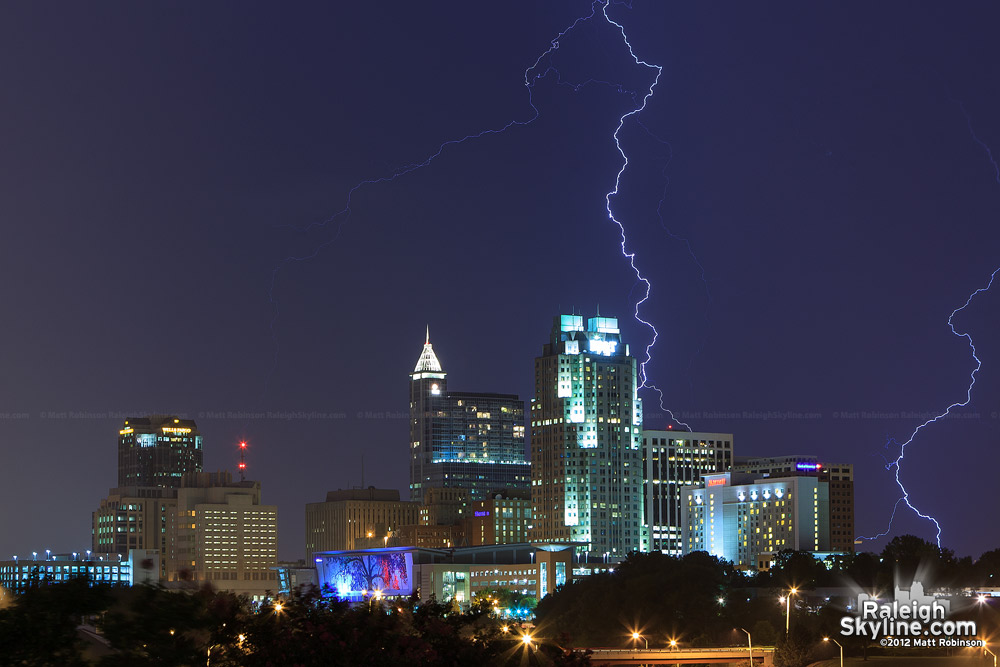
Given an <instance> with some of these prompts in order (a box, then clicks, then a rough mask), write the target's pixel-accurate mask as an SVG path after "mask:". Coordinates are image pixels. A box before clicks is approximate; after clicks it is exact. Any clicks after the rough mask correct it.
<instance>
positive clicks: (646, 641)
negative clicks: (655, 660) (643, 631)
mask: <svg viewBox="0 0 1000 667" xmlns="http://www.w3.org/2000/svg"><path fill="white" fill-rule="evenodd" d="M640 639H641V640H642V641H643V642H645V643H646V650H647V651H648V650H649V640H648V639H646V638H645V637H643V636H642V635H640V634H639V633H638V632H633V633H632V641H634V642H638V641H639V640H640Z"/></svg>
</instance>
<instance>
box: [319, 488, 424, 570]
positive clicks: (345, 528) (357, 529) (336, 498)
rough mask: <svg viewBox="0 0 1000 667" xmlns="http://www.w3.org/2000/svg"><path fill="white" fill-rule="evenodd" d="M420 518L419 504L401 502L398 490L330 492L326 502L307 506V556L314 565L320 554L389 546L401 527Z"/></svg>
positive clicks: (411, 523)
mask: <svg viewBox="0 0 1000 667" xmlns="http://www.w3.org/2000/svg"><path fill="white" fill-rule="evenodd" d="M419 518H420V503H413V502H408V501H404V500H400V499H399V491H396V490H395V489H376V488H375V487H374V486H369V487H368V488H367V489H339V490H337V491H328V492H327V494H326V501H325V502H322V503H306V557H307V558H309V561H308V562H310V563H311V562H312V555H313V554H314V553H316V552H317V551H350V550H352V549H359V548H366V547H367V545H369V544H373V545H375V546H386V545H388V544H389V540H390V539H391V537H392V535H394V534H396V533H398V532H399V529H400V528H402V527H403V526H411V525H414V524H416V523H417V522H418V521H419ZM366 540H371V542H367V541H366ZM383 540H384V541H383ZM362 545H364V546H362Z"/></svg>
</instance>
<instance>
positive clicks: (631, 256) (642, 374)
mask: <svg viewBox="0 0 1000 667" xmlns="http://www.w3.org/2000/svg"><path fill="white" fill-rule="evenodd" d="M608 4H610V3H608ZM608 4H605V5H604V8H603V10H602V14H604V18H605V19H606V20H607V22H608V23H610V24H611V25H613V26H615V27H617V28H618V30H619V31H620V32H621V35H622V40H624V42H625V45H626V46H627V47H628V52H629V55H631V56H632V60H634V61H635V64H636V65H639V66H641V67H645V68H648V69H650V70H656V76H655V77H653V82H652V83H651V84H650V85H649V90H647V91H646V94H645V95H644V96H643V98H642V103H641V104H639V105H638V106H636V107H635V108H634V109H632V110H631V111H628V112H626V113H625V114H623V115H622V117H621V118H619V119H618V127H616V128H615V132H614V135H613V136H614V140H615V146H616V147H617V148H618V153H619V154H621V156H622V166H621V169H619V170H618V174H617V175H616V176H615V186H614V188H612V189H611V190H610V191H609V192H608V193H607V194H606V195H605V196H604V203H605V208H606V209H607V212H608V219H610V220H611V222H613V223H614V224H616V225H617V226H618V231H619V232H620V233H621V250H622V255H623V256H624V257H625V259H627V260H628V262H629V266H631V267H632V271H633V272H634V273H635V277H636V280H637V281H638V283H641V284H642V285H643V286H644V287H645V293H644V294H643V296H642V298H641V299H639V300H638V301H636V304H635V311H634V312H633V316H634V317H635V319H636V320H637V321H638V322H640V323H641V324H643V325H645V326H646V327H648V328H649V330H650V331H652V333H653V338H652V340H651V341H650V342H649V344H648V345H646V350H645V355H646V358H645V359H643V360H642V361H641V362H640V364H639V379H640V380H641V384H640V385H639V389H651V390H653V391H655V392H656V393H657V394H658V395H659V397H660V409H661V410H663V411H664V412H666V413H667V414H669V415H670V418H671V419H672V420H673V421H674V422H676V423H678V424H680V425H681V426H683V427H684V428H686V429H688V430H690V428H691V427H690V426H689V425H688V424H686V423H684V422H682V421H681V420H679V419H678V418H677V417H675V416H674V413H673V412H672V411H671V410H670V409H668V408H667V407H666V406H665V405H664V403H663V401H664V398H663V390H662V389H660V388H659V387H657V386H656V385H654V384H652V383H651V382H650V381H649V376H648V374H647V373H646V364H648V363H649V362H650V361H652V358H653V347H654V346H655V345H656V341H657V339H658V338H659V337H660V332H659V331H657V330H656V327H655V326H653V323H652V322H649V321H648V320H644V319H643V318H642V316H641V315H640V314H639V311H640V309H641V308H642V304H644V303H645V302H646V301H648V300H649V297H650V294H651V292H652V288H653V285H652V283H650V282H649V279H648V278H646V277H645V276H644V275H643V274H642V272H641V271H640V270H639V267H638V266H636V262H635V252H629V250H628V239H627V238H626V235H625V225H624V224H622V222H621V221H620V220H618V218H616V217H615V214H614V212H613V211H612V209H611V200H612V198H614V197H617V196H618V191H619V188H620V186H621V180H622V175H624V174H625V170H626V169H628V165H629V159H628V155H626V153H625V149H623V148H622V144H621V140H620V138H619V136H618V135H619V133H620V132H621V130H622V128H623V127H624V126H625V121H626V120H628V119H629V118H635V119H636V120H637V121H638V117H639V114H641V113H642V112H643V111H644V110H645V109H646V106H647V105H648V104H649V100H650V99H651V98H652V97H653V93H654V91H655V90H656V84H658V83H659V82H660V76H661V75H662V74H663V66H662V65H656V64H653V63H649V62H646V61H645V60H642V59H640V58H639V56H637V55H636V53H635V50H634V49H633V48H632V43H631V42H629V39H628V35H627V34H626V33H625V27H624V26H623V25H622V24H621V23H618V22H617V21H615V20H614V19H612V18H611V17H610V16H608ZM640 125H642V124H641V123H640ZM642 127H643V129H646V131H647V132H648V133H649V134H650V135H651V136H653V137H654V138H657V139H659V138H658V137H656V136H655V135H653V134H652V132H649V130H648V129H647V128H646V127H645V126H644V125H642ZM661 141H662V140H661ZM661 204H662V200H661ZM657 212H659V207H657ZM660 221H661V224H662V221H663V219H662V217H661V218H660ZM664 229H666V227H665V226H664ZM667 232H668V233H670V232H669V230H667ZM688 247H689V249H690V245H689V246H688ZM692 255H693V253H692ZM696 261H697V258H696ZM699 266H700V264H699ZM633 289H634V286H633Z"/></svg>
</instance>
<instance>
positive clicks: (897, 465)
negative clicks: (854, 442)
mask: <svg viewBox="0 0 1000 667" xmlns="http://www.w3.org/2000/svg"><path fill="white" fill-rule="evenodd" d="M957 103H958V106H959V108H960V109H961V110H962V114H963V115H964V116H965V121H966V126H967V127H968V129H969V134H971V135H972V139H973V140H974V141H975V142H976V143H977V144H979V146H980V147H981V148H982V149H983V150H984V151H986V157H987V158H988V159H989V161H990V164H992V165H993V173H994V177H995V178H996V181H997V184H1000V166H998V165H997V161H996V160H995V159H994V158H993V151H992V150H990V147H989V146H988V145H986V143H985V142H984V141H983V140H981V139H980V138H979V137H978V136H977V135H976V132H975V130H974V129H973V128H972V119H971V118H970V116H969V114H968V113H967V112H966V110H965V106H964V105H963V104H962V103H961V102H957ZM997 273H1000V267H998V268H996V269H994V271H993V273H991V274H990V279H989V281H988V282H987V283H986V286H985V287H980V288H979V289H977V290H976V291H975V292H973V293H972V294H970V295H969V298H968V299H966V300H965V303H964V304H962V306H960V307H959V308H956V309H955V310H953V311H951V315H949V316H948V328H949V329H951V333H953V334H954V335H956V336H958V337H959V338H964V339H966V341H967V342H968V344H969V349H970V350H971V352H972V358H973V360H974V361H975V362H976V367H975V368H974V369H972V373H970V374H969V386H968V388H967V389H966V392H965V400H964V401H961V402H958V403H952V404H951V405H949V406H948V408H947V409H946V410H945V411H944V412H942V413H941V414H939V415H938V416H936V417H933V418H932V419H928V420H927V421H925V422H924V423H923V424H921V425H920V426H918V427H917V428H916V429H914V431H913V433H911V434H910V437H909V438H908V439H907V440H906V442H904V443H902V444H901V445H899V456H897V457H896V459H895V460H894V461H891V462H889V463H888V464H887V465H886V470H893V469H894V470H895V478H896V484H897V485H898V486H899V490H900V491H902V492H903V496H902V497H901V498H900V499H899V500H897V501H896V503H895V504H894V505H893V506H892V514H891V515H890V516H889V525H888V526H887V527H886V529H885V530H884V531H883V532H881V533H879V534H878V535H873V536H872V537H858V538H857V539H861V540H877V539H878V538H880V537H885V536H886V535H888V534H889V531H891V530H892V522H893V520H894V519H895V518H896V511H897V510H898V509H899V505H900V503H904V504H905V505H906V506H907V507H909V508H910V509H911V510H913V512H914V514H916V515H917V516H918V517H920V518H921V519H924V520H926V521H930V522H931V523H933V524H934V527H935V528H936V529H937V535H936V539H937V545H938V548H940V547H941V524H940V523H939V522H938V520H937V519H935V518H934V517H932V516H931V515H929V514H924V513H923V512H921V511H920V510H918V509H917V508H916V506H914V504H913V503H912V502H911V501H910V493H909V491H907V490H906V487H905V486H903V482H902V481H900V479H899V472H900V469H901V467H902V463H903V456H904V455H905V454H906V448H907V446H909V445H910V443H912V442H913V440H914V438H916V437H917V435H918V434H919V433H920V431H922V430H923V429H924V428H925V427H927V426H929V425H930V424H933V423H935V422H936V421H938V420H939V419H944V418H945V417H947V416H948V415H950V414H951V411H952V410H954V409H956V408H964V407H965V406H967V405H968V404H969V403H970V402H971V401H972V388H973V387H975V386H976V374H977V373H979V369H981V368H982V367H983V362H982V361H981V360H980V359H979V357H978V356H977V355H976V346H975V343H973V341H972V336H971V335H970V334H969V333H968V332H959V331H957V330H956V329H955V325H954V323H953V320H954V319H955V315H957V314H958V313H960V312H962V311H963V310H965V309H966V308H967V307H968V306H969V304H970V303H972V300H973V299H975V298H976V297H977V296H978V295H979V294H981V293H983V292H988V291H989V289H990V288H991V287H992V286H993V281H994V279H996V275H997ZM890 444H892V445H895V444H896V441H895V440H894V439H890V440H889V442H888V443H886V447H888V446H889V445H890Z"/></svg>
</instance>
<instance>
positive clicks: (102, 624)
mask: <svg viewBox="0 0 1000 667" xmlns="http://www.w3.org/2000/svg"><path fill="white" fill-rule="evenodd" d="M491 610H492V605H491V604H490V603H488V602H486V601H485V600H484V601H483V603H481V604H476V605H473V607H472V609H470V610H469V611H467V612H462V611H461V610H460V609H459V608H458V605H456V604H440V603H437V602H435V601H429V602H423V603H421V604H417V603H416V601H415V600H413V599H411V600H408V601H405V602H397V603H393V604H389V602H388V601H372V603H371V604H368V605H360V606H354V607H352V606H350V605H348V604H347V603H346V602H342V601H339V600H337V599H336V598H324V597H321V596H320V595H318V592H317V591H316V590H315V589H313V590H309V591H304V592H301V593H298V594H296V595H293V596H292V597H291V598H290V599H287V600H282V601H281V602H279V603H273V604H272V603H267V604H265V605H263V606H261V607H259V608H253V607H252V606H251V605H250V604H249V602H248V601H247V600H246V598H242V597H239V596H236V595H233V594H229V593H222V592H218V591H214V590H211V589H210V588H205V589H203V590H201V591H198V592H196V593H193V594H192V593H184V592H175V591H167V590H165V589H162V588H155V587H134V588H130V589H113V590H112V589H108V588H102V587H94V588H91V587H89V586H87V583H86V582H85V581H83V580H76V581H70V582H67V583H62V584H53V585H41V586H38V587H35V588H32V589H30V590H29V591H27V592H26V593H25V594H23V595H21V596H18V597H17V598H15V599H14V601H13V603H12V604H10V605H9V606H7V607H5V608H3V609H0V665H31V666H39V667H40V666H43V665H45V666H48V665H59V666H68V667H83V666H85V665H86V666H91V665H92V666H96V667H154V666H155V667H159V666H162V667H168V666H169V667H180V666H184V665H192V666H193V665H209V666H212V667H214V666H218V667H237V666H240V667H278V666H281V667H285V666H288V667H296V666H302V667H311V666H316V667H321V666H322V667H338V666H343V667H348V666H350V667H356V666H357V665H366V667H378V666H382V665H385V666H387V667H388V666H390V665H391V666H397V665H399V666H403V667H406V666H413V667H416V666H418V665H419V666H423V665H448V666H452V665H455V666H457V665H480V666H482V667H487V666H490V665H498V666H502V665H520V666H523V665H541V664H546V665H566V666H573V665H585V664H589V662H588V661H587V659H586V658H585V657H581V656H580V655H579V654H575V653H572V652H566V651H563V650H562V649H561V648H560V647H559V646H558V645H557V644H556V643H555V642H553V641H546V640H544V639H541V638H539V639H538V640H535V639H534V638H533V641H532V642H531V643H530V644H526V643H525V642H524V641H523V634H524V631H522V630H521V629H520V628H518V627H512V626H510V625H506V624H505V623H504V622H503V621H502V620H500V619H499V618H497V617H496V616H495V614H492V613H491ZM81 623H83V624H84V627H83V628H82V629H81V628H79V627H78V626H80V625H81ZM89 623H93V624H94V626H95V629H96V630H98V631H99V634H97V635H96V636H95V635H94V633H92V632H90V633H88V632H87V628H86V625H87V624H89Z"/></svg>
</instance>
